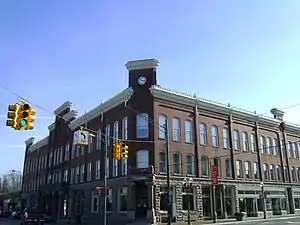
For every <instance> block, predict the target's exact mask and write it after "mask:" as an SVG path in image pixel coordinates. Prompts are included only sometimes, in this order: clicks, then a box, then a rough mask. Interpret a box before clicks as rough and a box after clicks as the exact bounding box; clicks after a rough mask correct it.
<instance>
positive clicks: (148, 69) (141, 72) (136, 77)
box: [125, 59, 159, 91]
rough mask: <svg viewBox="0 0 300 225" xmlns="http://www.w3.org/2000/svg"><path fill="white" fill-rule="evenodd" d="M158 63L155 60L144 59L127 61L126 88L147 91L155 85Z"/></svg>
mask: <svg viewBox="0 0 300 225" xmlns="http://www.w3.org/2000/svg"><path fill="white" fill-rule="evenodd" d="M158 65H159V61H158V60H156V59H145V60H136V61H129V62H128V63H126V65H125V66H126V68H127V70H128V71H129V81H128V86H129V87H132V88H133V89H134V90H136V91H137V90H142V89H144V90H145V88H147V89H149V88H150V87H151V86H152V85H156V84H157V81H156V68H157V67H158Z"/></svg>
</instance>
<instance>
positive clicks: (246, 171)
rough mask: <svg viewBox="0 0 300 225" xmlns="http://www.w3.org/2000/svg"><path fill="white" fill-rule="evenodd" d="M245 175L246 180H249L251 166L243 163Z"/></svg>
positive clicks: (248, 163)
mask: <svg viewBox="0 0 300 225" xmlns="http://www.w3.org/2000/svg"><path fill="white" fill-rule="evenodd" d="M245 175H246V178H247V179H251V164H250V162H248V161H247V162H245Z"/></svg>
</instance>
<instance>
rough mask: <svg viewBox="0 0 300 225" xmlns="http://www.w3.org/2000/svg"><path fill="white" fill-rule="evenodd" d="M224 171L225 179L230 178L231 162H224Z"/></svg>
mask: <svg viewBox="0 0 300 225" xmlns="http://www.w3.org/2000/svg"><path fill="white" fill-rule="evenodd" d="M225 171H226V178H231V177H232V173H231V160H230V159H226V160H225Z"/></svg>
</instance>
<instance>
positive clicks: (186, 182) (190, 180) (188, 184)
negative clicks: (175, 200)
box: [183, 178, 193, 225]
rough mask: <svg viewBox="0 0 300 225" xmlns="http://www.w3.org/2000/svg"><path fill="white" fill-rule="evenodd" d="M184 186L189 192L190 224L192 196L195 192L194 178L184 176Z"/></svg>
mask: <svg viewBox="0 0 300 225" xmlns="http://www.w3.org/2000/svg"><path fill="white" fill-rule="evenodd" d="M183 188H184V191H185V192H186V193H187V195H188V200H189V203H188V224H189V225H190V224H191V197H192V193H193V190H192V189H193V178H188V179H187V178H184V180H183Z"/></svg>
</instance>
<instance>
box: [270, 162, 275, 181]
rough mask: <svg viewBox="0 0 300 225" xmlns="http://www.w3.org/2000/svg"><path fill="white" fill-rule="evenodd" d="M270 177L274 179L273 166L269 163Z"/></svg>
mask: <svg viewBox="0 0 300 225" xmlns="http://www.w3.org/2000/svg"><path fill="white" fill-rule="evenodd" d="M270 179H271V180H275V166H274V165H270Z"/></svg>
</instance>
